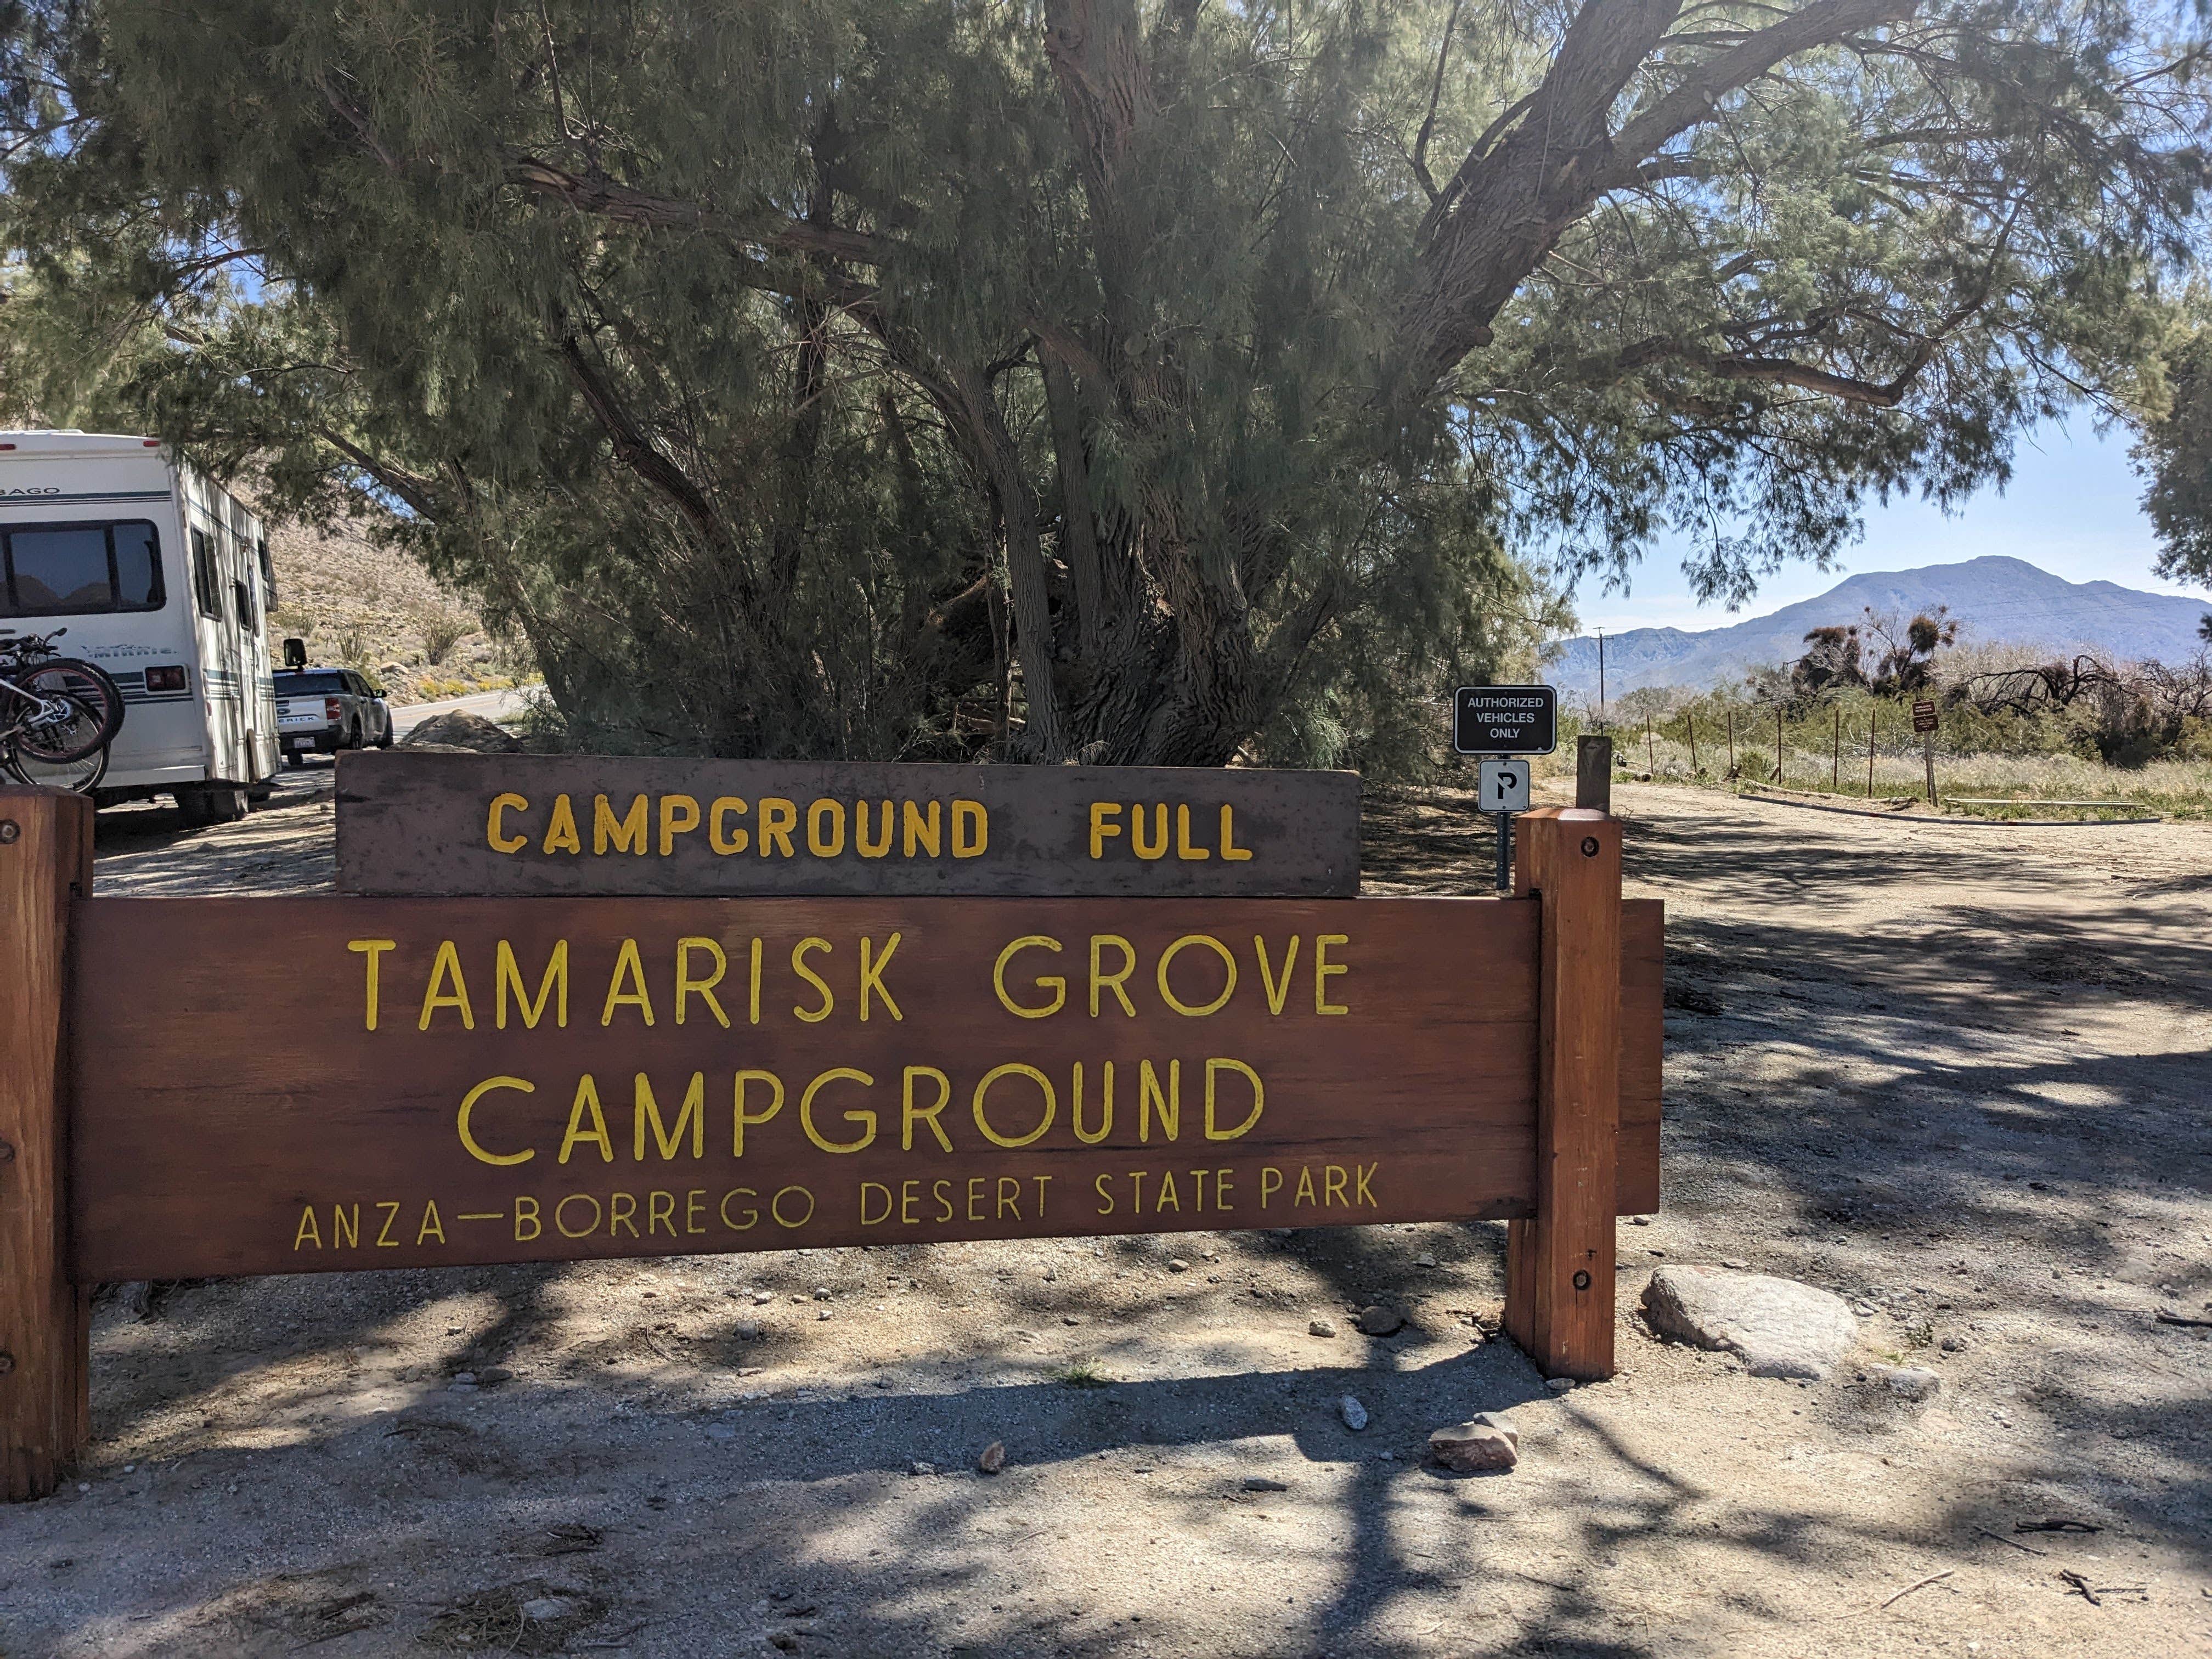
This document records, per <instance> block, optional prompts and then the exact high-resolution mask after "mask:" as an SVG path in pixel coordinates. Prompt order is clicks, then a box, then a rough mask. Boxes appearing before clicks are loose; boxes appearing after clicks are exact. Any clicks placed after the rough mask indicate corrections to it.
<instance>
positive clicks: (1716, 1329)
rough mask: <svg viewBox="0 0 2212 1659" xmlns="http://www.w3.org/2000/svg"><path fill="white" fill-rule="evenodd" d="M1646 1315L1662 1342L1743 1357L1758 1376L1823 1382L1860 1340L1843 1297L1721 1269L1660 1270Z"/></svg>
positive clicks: (1647, 1293) (1649, 1289) (1647, 1289)
mask: <svg viewBox="0 0 2212 1659" xmlns="http://www.w3.org/2000/svg"><path fill="white" fill-rule="evenodd" d="M1644 1317H1645V1318H1646V1319H1647V1320H1649V1321H1650V1323H1651V1328H1652V1329H1653V1330H1655V1331H1656V1332H1658V1333H1659V1334H1660V1335H1662V1336H1671V1337H1674V1338H1675V1339H1676V1340H1679V1341H1683V1342H1687V1343H1690V1344H1692V1346H1696V1347H1700V1348H1713V1349H1726V1350H1728V1351H1729V1352H1734V1353H1736V1354H1740V1355H1741V1356H1742V1358H1743V1363H1744V1364H1745V1366H1746V1367H1747V1369H1748V1370H1750V1372H1751V1374H1752V1375H1753V1376H1796V1377H1806V1378H1808V1379H1811V1380H1814V1381H1819V1380H1820V1379H1822V1378H1824V1377H1826V1376H1827V1375H1828V1373H1829V1372H1830V1371H1832V1370H1834V1369H1835V1367H1836V1362H1837V1361H1838V1360H1839V1359H1841V1358H1843V1357H1844V1353H1845V1352H1848V1351H1849V1349H1850V1346H1851V1344H1852V1343H1853V1342H1855V1341H1856V1340H1857V1339H1858V1321H1857V1320H1856V1319H1854V1318H1853V1317H1852V1316H1851V1310H1850V1307H1849V1305H1848V1304H1845V1303H1844V1299H1843V1298H1842V1297H1839V1296H1832V1295H1831V1294H1830V1293H1829V1292H1827V1291H1822V1290H1816V1289H1814V1287H1813V1286H1812V1285H1801V1284H1799V1283H1798V1282H1797V1281H1796V1279H1771V1278H1769V1277H1768V1276H1766V1275H1765V1274H1764V1273H1724V1272H1723V1271H1722V1270H1720V1269H1719V1268H1717V1267H1662V1268H1660V1269H1659V1270H1658V1271H1657V1272H1656V1273H1653V1274H1652V1275H1651V1282H1650V1284H1649V1285H1645V1286H1644Z"/></svg>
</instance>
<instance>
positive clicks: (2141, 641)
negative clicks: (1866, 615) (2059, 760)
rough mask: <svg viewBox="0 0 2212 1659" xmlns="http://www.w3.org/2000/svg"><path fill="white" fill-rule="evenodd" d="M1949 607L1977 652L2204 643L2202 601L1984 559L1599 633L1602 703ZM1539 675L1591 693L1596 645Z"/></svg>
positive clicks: (1575, 643)
mask: <svg viewBox="0 0 2212 1659" xmlns="http://www.w3.org/2000/svg"><path fill="white" fill-rule="evenodd" d="M1936 605H1948V606H1950V608H1951V614H1952V615H1953V616H1954V617H1959V618H1960V620H1961V621H1962V623H1964V624H1965V625H1964V627H1963V628H1962V629H1960V638H1961V639H1962V640H1965V641H1972V642H1973V643H1976V644H1983V645H2033V646H2039V647H2049V648H2051V649H2052V650H2054V651H2062V650H2091V651H2096V652H2099V653H2103V654H2106V655H2109V656H2114V657H2118V658H2122V659H2129V660H2137V661H2139V660H2142V659H2146V658H2152V657H2155V658H2157V659H2160V660H2161V661H2165V662H2176V661H2179V660H2181V659H2185V658H2187V657H2190V656H2192V655H2194V654H2195V653H2196V652H2197V649H2198V647H2200V646H2202V645H2203V640H2202V639H2201V638H2200V637H2199V635H2198V634H2197V623H2198V620H2199V619H2200V618H2201V617H2204V616H2205V615H2207V614H2208V613H2212V598H2207V599H2178V598H2176V597H2174V596H2173V595H2172V594H2166V593H2143V592H2137V591H2136V590H2135V589H2133V588H2126V587H2122V586H2118V584H2116V583H2113V582H2104V581H2098V582H2069V581H2068V580H2065V579H2064V578H2063V577H2060V576H2054V575H2052V574H2051V573H2050V572H2049V571H2047V570H2043V569H2039V568H2037V567H2036V566H2034V565H2032V564H2030V563H2028V562H2027V561H2026V560H2024V559H2012V558H2004V557H2000V556H1990V557H1985V558H1979V559H1968V560H1967V561H1966V562H1964V563H1961V564H1936V565H1929V566H1926V567H1924V568H1921V569H1918V570H1884V571H1869V572H1866V573H1864V574H1860V575H1856V576H1850V577H1847V578H1845V579H1844V580H1843V581H1840V582H1838V583H1837V584H1836V586H1833V587H1832V588H1830V589H1829V590H1828V591H1827V592H1825V593H1823V594H1821V595H1820V596H1819V597H1818V598H1816V599H1802V600H1800V601H1799V602H1798V603H1797V604H1796V605H1784V607H1783V608H1782V609H1781V610H1779V611H1774V612H1772V613H1771V614H1770V615H1767V616H1764V617H1753V618H1751V619H1750V620H1749V621H1747V622H1740V623H1736V624H1735V625H1734V626H1733V627H1729V628H1716V629H1708V630H1706V631H1705V632H1701V633H1687V632H1685V631H1684V630H1683V629H1679V628H1637V629H1629V630H1627V631H1626V632H1625V633H1620V634H1614V633H1611V632H1608V633H1607V635H1606V639H1605V681H1606V690H1607V695H1608V696H1620V694H1621V693H1622V692H1624V691H1632V690H1636V689H1637V688H1638V686H1645V685H1683V686H1692V687H1697V688H1699V689H1702V688H1704V687H1706V686H1710V685H1711V684H1714V683H1716V682H1717V681H1721V680H1727V679H1733V678H1736V677H1737V676H1739V675H1741V674H1742V673H1744V672H1745V671H1747V670H1749V669H1752V668H1754V667H1758V666H1760V665H1765V664H1771V663H1780V662H1786V661H1789V660H1790V659H1793V658H1796V657H1797V656H1799V655H1801V654H1802V653H1803V651H1804V639H1805V634H1806V631H1807V630H1808V629H1814V628H1822V627H1827V626H1830V625H1832V624H1835V623H1853V622H1857V620H1858V619H1859V617H1860V616H1861V614H1862V613H1863V611H1865V610H1866V609H1867V607H1869V606H1872V607H1873V608H1874V609H1875V611H1902V612H1904V613H1905V614H1906V615H1907V616H1910V615H1911V613H1912V612H1914V611H1925V610H1929V609H1932V608H1933V607H1934V606H1936ZM1563 651H1564V654H1563V655H1562V656H1561V657H1560V658H1559V660H1558V661H1557V662H1556V663H1554V664H1553V665H1552V666H1551V668H1550V670H1549V671H1548V674H1547V678H1549V680H1550V681H1551V683H1552V684H1554V685H1556V686H1558V687H1559V689H1560V690H1561V691H1563V692H1565V693H1568V694H1570V695H1571V696H1577V697H1595V696H1596V695H1597V678H1598V677H1597V641H1596V640H1595V639H1593V638H1588V637H1584V638H1579V639H1572V640H1569V641H1566V643H1565V647H1563Z"/></svg>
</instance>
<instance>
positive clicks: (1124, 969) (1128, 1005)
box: [1091, 933, 1137, 1019]
mask: <svg viewBox="0 0 2212 1659" xmlns="http://www.w3.org/2000/svg"><path fill="white" fill-rule="evenodd" d="M1108 945H1112V946H1113V947H1114V948H1115V950H1116V951H1120V952H1121V967H1119V968H1118V969H1115V971H1114V972H1112V973H1110V974H1109V973H1103V972H1101V971H1100V970H1101V969H1102V968H1103V965H1104V963H1103V957H1102V954H1101V953H1102V952H1103V951H1104V950H1105V948H1106V947H1107V946H1108ZM1136 971H1137V947H1136V946H1135V945H1132V944H1130V943H1129V941H1128V940H1127V939H1123V938H1122V937H1121V935H1120V934H1119V933H1093V934H1092V935H1091V1018H1093V1019H1096V1018H1098V994H1099V993H1100V992H1101V991H1111V992H1112V993H1113V994H1114V1000H1115V1001H1116V1002H1118V1003H1120V1004H1121V1012H1123V1013H1125V1014H1127V1016H1128V1017H1129V1018H1131V1019H1134V1018H1136V1017H1137V1005H1136V1004H1135V1003H1133V1002H1132V1001H1130V1000H1129V993H1128V990H1127V985H1128V982H1129V975H1132V974H1133V973H1135V972H1136Z"/></svg>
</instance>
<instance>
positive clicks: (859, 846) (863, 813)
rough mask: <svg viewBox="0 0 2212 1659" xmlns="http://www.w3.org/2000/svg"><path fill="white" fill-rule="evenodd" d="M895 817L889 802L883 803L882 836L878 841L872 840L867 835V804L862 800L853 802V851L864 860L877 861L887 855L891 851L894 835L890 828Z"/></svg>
mask: <svg viewBox="0 0 2212 1659" xmlns="http://www.w3.org/2000/svg"><path fill="white" fill-rule="evenodd" d="M895 816H896V815H895V814H894V812H893V811H892V810H891V804H890V802H889V801H885V802H884V811H883V826H884V833H883V836H882V837H881V838H880V839H873V840H872V839H871V838H870V837H869V835H868V803H867V802H866V801H864V800H856V801H854V803H853V850H854V852H856V853H858V854H860V856H861V857H862V858H864V859H879V858H882V857H883V856H884V854H887V853H889V852H890V850H891V841H892V839H893V837H894V836H895V835H896V830H895V829H894V828H893V826H892V820H893V818H894V817H895Z"/></svg>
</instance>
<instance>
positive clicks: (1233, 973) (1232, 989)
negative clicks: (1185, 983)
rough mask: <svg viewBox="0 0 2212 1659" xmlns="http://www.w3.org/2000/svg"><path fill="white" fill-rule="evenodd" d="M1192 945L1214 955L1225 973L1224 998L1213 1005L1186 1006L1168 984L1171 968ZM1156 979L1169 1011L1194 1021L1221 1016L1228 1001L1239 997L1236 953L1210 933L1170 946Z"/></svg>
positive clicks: (1192, 935) (1184, 938) (1186, 936)
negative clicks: (1186, 1016)
mask: <svg viewBox="0 0 2212 1659" xmlns="http://www.w3.org/2000/svg"><path fill="white" fill-rule="evenodd" d="M1188 945H1204V946H1206V949H1207V950H1209V951H1212V952H1213V953H1214V955H1216V956H1218V957H1220V958H1221V966H1222V968H1223V969H1224V972H1225V977H1224V978H1223V981H1222V985H1221V994H1220V995H1219V996H1218V997H1216V998H1214V999H1213V1000H1212V1001H1211V1002H1207V1003H1188V1002H1184V1001H1182V1000H1181V999H1180V998H1178V997H1177V996H1176V994H1175V992H1174V990H1173V989H1172V988H1171V987H1170V986H1169V984H1168V969H1169V968H1170V966H1172V965H1173V963H1174V962H1175V959H1176V957H1177V956H1178V955H1180V954H1181V953H1182V951H1183V950H1184V949H1185V947H1187V946H1188ZM1155 977H1156V978H1157V979H1158V981H1159V985H1160V1000H1161V1001H1162V1002H1164V1003H1166V1004H1167V1006H1169V1007H1170V1008H1172V1009H1174V1010H1175V1011H1176V1012H1177V1013H1179V1014H1185V1015H1188V1016H1189V1017H1190V1018H1194V1019H1203V1018H1205V1017H1206V1015H1208V1014H1218V1013H1219V1012H1221V1010H1222V1009H1223V1007H1224V1006H1226V1005H1227V1003H1228V1001H1229V999H1230V998H1231V996H1233V995H1235V994H1236V991H1237V957H1236V953H1235V952H1234V951H1231V950H1230V948H1229V947H1228V946H1227V945H1224V944H1223V943H1222V942H1221V941H1220V940H1219V939H1216V938H1214V937H1213V935H1212V934H1211V933H1185V934H1184V935H1183V936H1182V938H1181V939H1177V940H1176V942H1175V943H1174V944H1172V945H1169V946H1168V948H1167V949H1166V950H1164V951H1161V952H1160V965H1159V969H1158V973H1157V974H1156V975H1155Z"/></svg>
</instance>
